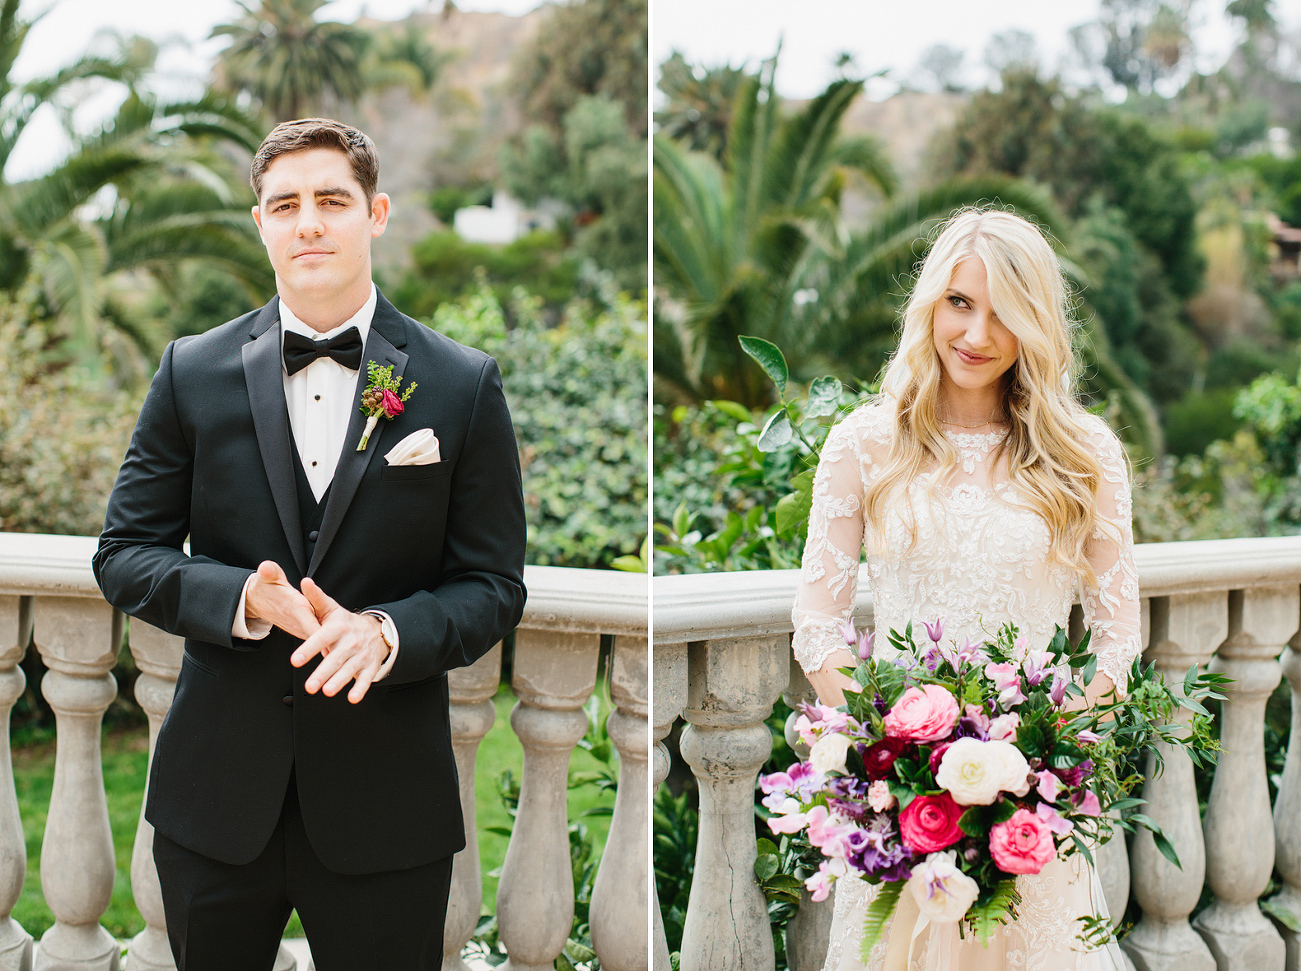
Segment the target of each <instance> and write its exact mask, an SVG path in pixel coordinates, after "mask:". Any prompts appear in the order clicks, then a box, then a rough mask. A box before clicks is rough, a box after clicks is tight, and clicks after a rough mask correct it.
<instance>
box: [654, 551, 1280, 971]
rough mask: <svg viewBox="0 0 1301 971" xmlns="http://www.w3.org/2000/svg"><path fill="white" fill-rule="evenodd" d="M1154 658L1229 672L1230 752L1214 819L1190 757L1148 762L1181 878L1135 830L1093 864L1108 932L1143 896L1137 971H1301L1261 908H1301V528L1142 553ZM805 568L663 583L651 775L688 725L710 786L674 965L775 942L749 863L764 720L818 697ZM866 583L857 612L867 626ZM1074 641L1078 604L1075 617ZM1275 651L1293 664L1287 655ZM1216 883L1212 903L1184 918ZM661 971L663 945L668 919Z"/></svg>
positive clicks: (824, 916) (818, 930) (1149, 786)
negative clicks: (676, 727) (1270, 768)
mask: <svg viewBox="0 0 1301 971" xmlns="http://www.w3.org/2000/svg"><path fill="white" fill-rule="evenodd" d="M1135 559H1136V561H1137V566H1138V571H1139V579H1140V589H1141V596H1142V598H1143V634H1144V658H1145V660H1146V661H1148V662H1151V663H1155V664H1156V665H1157V668H1158V670H1160V671H1162V672H1164V673H1165V674H1166V675H1167V676H1169V677H1172V678H1177V679H1180V680H1182V678H1183V676H1184V673H1185V672H1186V671H1187V670H1188V668H1189V667H1190V666H1191V665H1193V664H1196V665H1198V666H1199V667H1202V668H1206V667H1208V666H1209V668H1210V669H1211V670H1214V671H1219V672H1223V673H1224V674H1225V675H1227V676H1228V677H1231V678H1233V679H1234V682H1233V684H1232V685H1231V686H1230V688H1229V690H1228V691H1227V692H1226V694H1227V698H1226V700H1225V701H1224V702H1223V707H1222V713H1221V721H1220V726H1221V753H1220V758H1219V764H1218V767H1217V769H1216V774H1215V779H1214V783H1213V786H1212V790H1211V796H1210V802H1209V805H1208V806H1207V811H1206V815H1205V819H1202V818H1201V816H1200V814H1199V812H1198V803H1197V791H1196V787H1195V783H1194V777H1193V766H1192V763H1191V762H1190V761H1189V759H1188V758H1187V757H1186V756H1185V755H1183V754H1182V752H1181V751H1179V750H1167V751H1165V752H1163V753H1162V754H1163V756H1164V763H1165V764H1164V771H1162V772H1161V773H1160V774H1157V773H1156V772H1155V771H1154V765H1152V764H1149V766H1148V771H1147V773H1146V779H1147V781H1146V782H1145V784H1144V788H1143V792H1142V795H1143V796H1144V798H1146V799H1147V801H1148V805H1147V806H1146V807H1144V810H1145V811H1146V812H1147V813H1148V815H1150V816H1151V817H1152V818H1154V819H1155V820H1156V821H1157V822H1158V823H1159V824H1160V825H1161V826H1162V827H1163V828H1164V830H1165V831H1166V832H1167V833H1168V834H1169V836H1170V839H1171V841H1172V843H1173V844H1174V846H1175V848H1176V850H1177V852H1178V854H1179V858H1180V861H1181V862H1182V864H1183V868H1182V870H1181V869H1178V868H1176V867H1174V866H1173V865H1172V864H1170V863H1169V862H1168V861H1167V860H1166V859H1165V857H1163V856H1162V855H1161V854H1160V852H1158V851H1157V849H1156V846H1155V843H1154V842H1153V840H1152V837H1151V835H1150V834H1149V833H1147V831H1146V830H1140V831H1139V832H1138V834H1137V835H1136V836H1135V837H1134V838H1133V839H1132V841H1131V842H1130V846H1129V850H1128V853H1126V852H1125V844H1124V843H1123V842H1121V841H1119V840H1114V841H1112V842H1111V843H1109V844H1107V845H1106V846H1105V847H1103V848H1101V850H1100V852H1099V854H1098V859H1099V869H1100V876H1101V878H1102V883H1103V885H1104V888H1105V891H1106V894H1107V900H1108V906H1109V909H1110V910H1111V913H1112V915H1113V921H1115V922H1118V921H1119V919H1120V917H1121V915H1122V914H1123V913H1124V911H1125V909H1126V905H1127V903H1128V902H1129V900H1130V899H1131V896H1132V899H1133V901H1134V902H1135V903H1136V904H1137V905H1138V907H1139V908H1140V909H1141V911H1142V918H1141V920H1140V921H1139V922H1138V924H1137V925H1136V926H1135V927H1134V928H1133V929H1132V930H1131V931H1130V932H1129V934H1128V935H1127V936H1126V937H1125V938H1124V939H1123V940H1122V942H1121V947H1122V949H1123V951H1124V952H1125V955H1126V958H1127V961H1128V962H1129V963H1130V964H1131V966H1132V967H1133V968H1134V969H1137V971H1173V969H1178V971H1285V969H1286V971H1301V935H1298V934H1296V933H1293V932H1291V931H1289V930H1288V929H1287V928H1286V927H1284V926H1283V925H1282V924H1280V923H1278V922H1276V921H1275V920H1273V919H1271V918H1269V917H1267V916H1266V915H1265V914H1264V913H1263V912H1262V911H1261V909H1260V906H1259V903H1258V901H1259V898H1260V897H1261V895H1262V894H1263V893H1264V892H1265V890H1266V887H1267V884H1268V883H1269V880H1270V875H1271V872H1272V871H1273V870H1274V869H1275V868H1277V871H1278V873H1279V874H1280V876H1281V877H1282V880H1283V885H1282V887H1281V889H1280V890H1279V891H1278V893H1277V894H1276V895H1275V896H1274V897H1273V898H1272V901H1273V903H1275V904H1277V905H1279V906H1282V907H1284V908H1287V909H1288V910H1290V911H1291V912H1292V913H1294V914H1296V915H1297V916H1298V917H1301V537H1279V538H1269V539H1234V540H1214V541H1207V542H1196V543H1162V544H1151V545H1144V546H1139V547H1137V549H1136V551H1135ZM797 582H798V571H794V570H782V571H776V570H774V571H763V572H755V573H719V574H707V575H692V576H673V577H657V578H656V579H655V580H654V581H653V588H654V590H653V598H654V604H655V622H654V638H655V643H654V683H655V699H654V719H653V729H652V732H653V736H652V737H653V739H654V743H655V746H656V752H655V756H654V758H655V771H654V773H653V778H654V783H655V785H656V786H658V785H659V784H660V783H661V782H662V781H663V779H664V778H665V776H666V775H667V773H668V768H669V762H668V759H669V756H668V752H667V751H666V750H664V747H663V745H662V739H664V738H665V737H666V736H667V735H668V733H669V732H670V730H671V729H672V727H673V724H674V722H675V721H676V720H677V719H678V718H682V719H684V720H685V722H686V723H687V724H686V728H685V729H684V731H683V733H682V742H681V749H682V755H683V758H684V759H685V760H686V761H687V763H688V764H689V765H690V766H691V770H692V772H693V773H694V775H695V777H696V779H697V781H698V783H699V787H700V831H699V832H700V836H699V843H698V845H697V848H696V867H695V880H694V883H693V885H692V889H691V896H690V901H689V905H688V910H687V917H686V922H685V925H684V929H683V940H682V951H681V971H770V969H771V968H772V967H773V947H772V938H771V934H770V930H769V926H768V920H767V913H766V910H765V908H764V906H763V898H762V895H761V894H760V892H759V890H758V887H757V886H756V884H755V880H754V875H753V864H754V859H755V849H754V833H755V827H754V819H753V798H754V786H755V779H756V774H757V772H758V770H759V768H760V766H761V765H762V764H763V762H764V760H765V759H766V758H767V755H768V752H769V750H770V737H769V735H768V729H767V728H766V726H765V725H764V724H763V722H764V719H766V718H767V717H768V716H769V715H770V714H771V711H772V705H773V703H774V702H775V701H776V700H777V699H778V698H779V697H781V696H783V694H784V695H785V697H786V699H787V702H788V703H790V702H792V701H794V700H797V699H799V698H801V697H808V696H809V695H810V689H809V686H808V683H807V682H806V681H805V680H804V677H803V674H802V673H801V672H800V670H799V667H798V665H795V664H793V663H792V662H791V656H790V647H789V643H790V633H791V624H790V609H791V604H792V602H793V601H794V598H795V588H796V584H797ZM866 589H867V587H866V583H864V582H860V586H859V594H858V601H857V608H856V610H855V617H856V619H857V620H858V622H859V623H860V624H862V623H864V622H869V623H870V621H871V616H872V605H871V600H870V597H869V596H868V595H867V593H866ZM1073 620H1074V622H1073V624H1072V628H1073V631H1074V633H1075V634H1077V635H1078V633H1079V631H1080V621H1079V617H1078V608H1077V610H1076V617H1075V618H1074V619H1073ZM1280 655H1281V657H1280ZM1284 676H1285V677H1287V679H1288V682H1289V684H1290V685H1291V687H1292V690H1293V695H1292V713H1293V718H1292V729H1291V736H1290V740H1289V748H1288V754H1287V762H1286V766H1285V769H1284V773H1283V778H1282V783H1281V785H1280V787H1279V792H1278V796H1277V798H1276V800H1275V803H1274V805H1273V806H1272V807H1271V806H1270V804H1269V789H1268V784H1267V781H1266V775H1265V759H1264V744H1263V738H1264V718H1265V703H1266V701H1267V699H1268V698H1269V695H1270V693H1271V692H1272V691H1273V690H1274V688H1275V687H1276V686H1277V685H1278V684H1279V681H1280V678H1281V677H1284ZM1203 885H1205V886H1206V887H1207V888H1209V890H1210V891H1211V894H1212V895H1213V897H1212V903H1211V904H1210V906H1208V907H1206V908H1205V909H1204V910H1202V911H1201V912H1200V913H1199V914H1198V915H1197V917H1196V919H1194V920H1192V921H1191V922H1190V920H1189V916H1190V915H1191V914H1192V912H1193V910H1194V909H1195V907H1196V906H1197V903H1198V900H1199V898H1200V897H1201V894H1202V890H1203ZM830 907H831V901H830V900H828V901H827V902H825V903H822V904H813V903H811V902H810V901H809V900H808V898H807V895H806V896H805V901H804V904H803V906H802V908H801V913H800V914H799V915H798V916H797V917H796V918H795V919H794V920H792V922H791V924H790V925H789V926H788V930H787V944H786V951H787V955H788V958H789V960H790V966H791V969H792V971H818V969H820V968H821V966H822V961H823V959H824V957H825V954H826V935H827V929H828V926H829V922H830V916H829V909H830ZM655 933H656V940H655V941H654V942H653V944H652V946H653V948H654V952H655V967H656V971H667V968H668V966H669V954H668V947H667V943H666V941H665V940H664V938H663V936H662V935H663V929H662V926H661V925H659V924H657V925H656V930H655Z"/></svg>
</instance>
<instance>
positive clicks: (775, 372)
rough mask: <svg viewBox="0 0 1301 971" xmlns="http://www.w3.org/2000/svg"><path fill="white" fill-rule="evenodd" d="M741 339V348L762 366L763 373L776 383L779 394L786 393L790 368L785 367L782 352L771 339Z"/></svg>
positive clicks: (784, 357) (743, 337) (744, 337)
mask: <svg viewBox="0 0 1301 971" xmlns="http://www.w3.org/2000/svg"><path fill="white" fill-rule="evenodd" d="M739 339H740V341H741V350H743V351H745V353H747V354H749V355H750V356H751V357H752V358H754V359H755V361H757V362H758V364H759V366H760V367H761V368H763V373H764V374H766V375H768V377H769V378H770V379H771V380H772V383H773V384H775V385H777V393H778V394H779V395H781V394H785V393H786V381H787V379H788V378H789V377H790V370H789V368H787V367H786V356H785V355H784V354H782V352H781V348H779V347H778V346H777V345H776V344H774V343H773V342H772V341H766V340H764V339H763V338H762V337H746V336H742V337H740V338H739Z"/></svg>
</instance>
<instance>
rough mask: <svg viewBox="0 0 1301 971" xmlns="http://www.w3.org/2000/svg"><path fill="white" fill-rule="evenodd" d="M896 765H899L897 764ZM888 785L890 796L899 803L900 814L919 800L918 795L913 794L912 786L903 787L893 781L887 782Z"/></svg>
mask: <svg viewBox="0 0 1301 971" xmlns="http://www.w3.org/2000/svg"><path fill="white" fill-rule="evenodd" d="M895 765H896V766H897V765H899V763H898V762H896V763H895ZM886 784H887V785H889V786H890V795H892V796H894V798H895V799H896V800H897V801H898V803H899V811H900V812H903V811H904V810H905V809H907V808H908V804H909V803H910V802H912V801H913V800H914V799H916V798H917V793H915V792H913V789H912V786H906V785H901V784H900V783H898V782H895V781H894V780H893V779H888V780H886Z"/></svg>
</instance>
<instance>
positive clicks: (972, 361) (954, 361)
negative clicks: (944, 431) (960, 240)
mask: <svg viewBox="0 0 1301 971" xmlns="http://www.w3.org/2000/svg"><path fill="white" fill-rule="evenodd" d="M934 334H935V353H937V354H938V355H939V356H940V363H941V364H942V365H943V366H944V376H945V378H946V380H945V381H944V382H943V383H944V384H945V386H946V388H947V389H948V390H949V391H950V392H952V391H959V393H961V392H981V391H992V390H994V389H995V388H997V387H998V386H999V381H1000V379H1001V378H1002V377H1003V375H1004V374H1006V373H1007V370H1008V368H1010V367H1011V366H1012V365H1013V364H1015V363H1016V355H1017V349H1018V345H1017V339H1016V338H1015V337H1014V336H1013V335H1012V332H1011V331H1010V330H1008V329H1007V328H1006V327H1005V326H1003V324H1002V323H1001V322H1000V321H999V319H998V316H997V315H996V314H995V313H994V308H993V306H992V305H991V304H990V302H989V286H988V279H987V277H986V274H985V264H984V261H983V260H981V259H980V258H979V257H974V256H972V257H968V258H967V259H965V260H963V261H962V262H961V263H959V264H958V265H957V266H956V267H954V269H953V277H952V279H950V280H949V286H948V289H947V290H945V291H944V295H943V296H942V297H940V299H939V301H938V302H937V303H936V304H935V324H934Z"/></svg>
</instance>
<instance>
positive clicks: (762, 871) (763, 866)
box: [754, 853, 781, 886]
mask: <svg viewBox="0 0 1301 971" xmlns="http://www.w3.org/2000/svg"><path fill="white" fill-rule="evenodd" d="M780 869H781V859H780V858H779V857H778V856H777V854H776V853H765V854H763V855H762V856H760V857H759V858H758V859H756V860H755V861H754V878H755V879H756V880H758V881H759V884H760V885H761V886H762V885H763V884H764V883H765V882H767V881H768V880H769V879H771V878H772V877H774V876H776V875H777V871H778V870H780Z"/></svg>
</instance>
